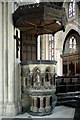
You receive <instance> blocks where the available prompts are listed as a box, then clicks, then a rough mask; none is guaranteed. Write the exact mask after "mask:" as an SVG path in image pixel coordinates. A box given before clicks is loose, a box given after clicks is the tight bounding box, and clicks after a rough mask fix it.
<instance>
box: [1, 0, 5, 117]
mask: <svg viewBox="0 0 80 120" xmlns="http://www.w3.org/2000/svg"><path fill="white" fill-rule="evenodd" d="M2 14H3V13H2V2H0V115H3V102H4V101H3V99H4V97H3V95H4V94H3V92H4V90H3V89H4V87H3V54H2V50H3V39H2V34H3V33H2V32H3V31H2V24H3V21H2Z"/></svg>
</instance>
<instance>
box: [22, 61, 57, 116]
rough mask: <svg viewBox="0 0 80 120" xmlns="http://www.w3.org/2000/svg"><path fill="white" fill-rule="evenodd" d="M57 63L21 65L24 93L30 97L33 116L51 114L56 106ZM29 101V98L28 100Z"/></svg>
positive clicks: (34, 62) (30, 62) (24, 63)
mask: <svg viewBox="0 0 80 120" xmlns="http://www.w3.org/2000/svg"><path fill="white" fill-rule="evenodd" d="M55 65H56V61H49V60H36V61H26V62H22V63H21V67H22V78H23V84H22V85H23V87H22V88H23V91H24V92H25V93H26V94H28V95H29V96H30V99H31V106H30V113H31V114H32V115H47V114H51V112H52V110H53V108H54V107H55V104H56V100H57V99H56V96H55V91H56V86H55V79H54V76H55ZM26 99H27V98H26Z"/></svg>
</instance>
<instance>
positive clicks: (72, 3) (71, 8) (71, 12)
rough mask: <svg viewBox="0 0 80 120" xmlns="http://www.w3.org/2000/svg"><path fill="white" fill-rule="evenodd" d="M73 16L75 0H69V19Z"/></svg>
mask: <svg viewBox="0 0 80 120" xmlns="http://www.w3.org/2000/svg"><path fill="white" fill-rule="evenodd" d="M74 15H75V0H71V1H70V3H69V18H71V17H73V16H74Z"/></svg>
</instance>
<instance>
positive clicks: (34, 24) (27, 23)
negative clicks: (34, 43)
mask: <svg viewBox="0 0 80 120" xmlns="http://www.w3.org/2000/svg"><path fill="white" fill-rule="evenodd" d="M65 22H66V14H65V10H64V8H62V7H60V6H57V5H54V4H50V3H47V2H46V3H45V2H41V3H36V4H29V5H23V6H19V7H18V9H17V10H16V11H15V12H14V13H13V23H14V26H15V27H17V28H19V29H20V30H21V31H26V33H27V34H37V35H41V34H54V33H56V32H57V31H59V30H64V24H65Z"/></svg>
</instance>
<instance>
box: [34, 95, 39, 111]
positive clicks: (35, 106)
mask: <svg viewBox="0 0 80 120" xmlns="http://www.w3.org/2000/svg"><path fill="white" fill-rule="evenodd" d="M33 99H34V107H33V112H37V110H38V108H37V97H34V98H33Z"/></svg>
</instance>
